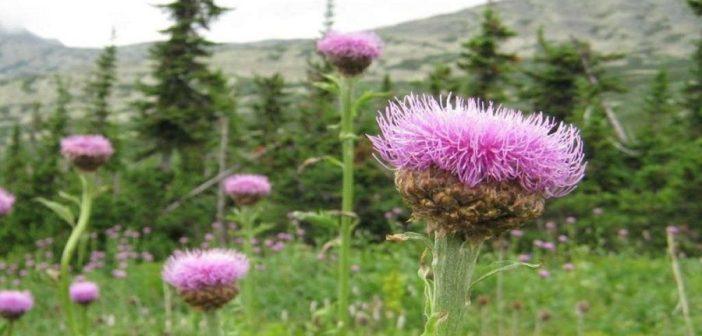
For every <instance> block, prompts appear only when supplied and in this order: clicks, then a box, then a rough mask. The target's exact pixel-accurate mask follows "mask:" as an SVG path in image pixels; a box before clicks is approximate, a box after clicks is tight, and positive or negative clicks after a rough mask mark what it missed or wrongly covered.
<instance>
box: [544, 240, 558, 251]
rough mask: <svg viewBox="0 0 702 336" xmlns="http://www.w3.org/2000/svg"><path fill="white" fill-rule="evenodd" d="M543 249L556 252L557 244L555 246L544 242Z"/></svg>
mask: <svg viewBox="0 0 702 336" xmlns="http://www.w3.org/2000/svg"><path fill="white" fill-rule="evenodd" d="M541 248H542V249H544V250H548V251H555V250H556V244H554V243H552V242H544V243H543V244H541Z"/></svg>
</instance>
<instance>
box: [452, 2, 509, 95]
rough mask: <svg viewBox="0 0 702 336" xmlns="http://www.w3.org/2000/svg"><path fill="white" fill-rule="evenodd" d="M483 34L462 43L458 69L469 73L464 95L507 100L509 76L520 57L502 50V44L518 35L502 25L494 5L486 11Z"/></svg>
mask: <svg viewBox="0 0 702 336" xmlns="http://www.w3.org/2000/svg"><path fill="white" fill-rule="evenodd" d="M480 27H481V28H480V32H479V33H478V35H476V36H474V37H473V38H471V39H470V40H468V41H466V42H464V43H463V44H462V46H461V47H462V51H461V54H460V58H459V61H458V67H459V68H460V69H462V70H463V71H465V72H466V75H467V78H468V79H467V80H466V82H465V83H464V88H463V93H464V94H466V95H468V96H473V97H480V98H483V99H490V100H496V101H503V100H504V99H505V98H506V96H505V85H506V84H507V83H508V75H509V73H510V72H511V71H512V68H513V64H514V63H516V61H517V56H516V55H515V54H511V53H505V52H502V51H500V45H501V44H502V43H503V42H504V41H506V40H508V39H509V38H510V37H513V36H515V35H516V33H515V32H514V31H512V30H510V29H509V28H507V27H506V26H504V25H503V24H502V21H501V20H500V18H499V16H498V15H497V13H496V12H495V11H494V10H493V8H492V6H491V5H488V6H486V8H485V11H483V20H482V22H481V25H480Z"/></svg>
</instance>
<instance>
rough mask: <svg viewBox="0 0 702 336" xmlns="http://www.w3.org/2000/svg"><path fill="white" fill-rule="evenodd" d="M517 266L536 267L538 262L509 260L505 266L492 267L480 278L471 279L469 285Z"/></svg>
mask: <svg viewBox="0 0 702 336" xmlns="http://www.w3.org/2000/svg"><path fill="white" fill-rule="evenodd" d="M519 266H526V267H529V268H538V267H539V266H540V265H538V264H527V263H524V262H521V261H510V262H509V264H507V265H505V266H501V267H498V268H496V269H494V270H492V271H490V272H487V273H485V274H484V275H483V276H481V277H480V278H478V280H475V281H473V283H472V284H471V286H475V284H477V283H479V282H481V281H483V280H485V279H487V278H489V277H491V276H493V275H495V274H497V273H500V272H504V271H509V270H511V269H515V268H517V267H519Z"/></svg>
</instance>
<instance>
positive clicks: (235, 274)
mask: <svg viewBox="0 0 702 336" xmlns="http://www.w3.org/2000/svg"><path fill="white" fill-rule="evenodd" d="M249 266H250V265H249V260H248V258H247V257H246V256H245V255H243V254H241V253H239V252H237V251H235V250H231V249H211V250H193V251H187V252H176V253H174V254H173V255H172V256H171V257H169V258H168V260H167V261H166V264H165V266H164V268H163V280H164V281H166V282H167V283H168V284H170V285H171V286H173V287H175V288H176V289H177V290H178V293H179V294H180V295H181V296H182V297H183V299H185V301H186V302H188V303H189V304H190V305H192V306H193V307H196V308H199V309H203V310H209V309H216V308H219V307H221V306H222V305H224V304H226V303H227V302H229V301H230V300H231V299H232V298H234V296H235V295H236V294H237V292H238V288H237V282H238V280H239V279H241V278H243V277H244V276H245V275H246V273H247V272H248V271H249Z"/></svg>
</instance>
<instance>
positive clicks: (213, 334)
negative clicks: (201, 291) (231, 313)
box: [204, 310, 222, 336]
mask: <svg viewBox="0 0 702 336" xmlns="http://www.w3.org/2000/svg"><path fill="white" fill-rule="evenodd" d="M204 315H205V319H206V321H207V330H208V331H209V335H210V336H221V335H222V327H221V326H220V325H219V314H218V313H217V310H213V311H210V312H205V314H204Z"/></svg>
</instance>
